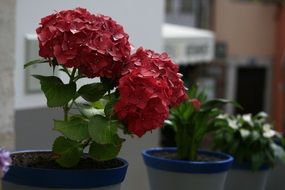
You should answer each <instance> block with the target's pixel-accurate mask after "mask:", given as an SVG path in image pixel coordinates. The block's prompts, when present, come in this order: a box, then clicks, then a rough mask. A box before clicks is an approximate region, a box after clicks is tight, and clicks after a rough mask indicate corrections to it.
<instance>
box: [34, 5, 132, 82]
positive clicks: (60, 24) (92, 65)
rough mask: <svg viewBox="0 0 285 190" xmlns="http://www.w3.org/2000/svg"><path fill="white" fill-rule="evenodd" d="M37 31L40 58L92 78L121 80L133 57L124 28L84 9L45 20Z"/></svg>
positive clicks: (59, 13)
mask: <svg viewBox="0 0 285 190" xmlns="http://www.w3.org/2000/svg"><path fill="white" fill-rule="evenodd" d="M36 31H37V34H38V39H39V47H40V51H39V54H40V56H42V57H44V58H56V59H57V61H58V63H59V64H62V65H65V66H66V67H70V68H71V67H74V68H79V69H80V71H81V72H82V73H83V74H85V75H86V76H87V77H90V78H93V77H97V76H100V77H107V78H116V77H118V75H119V74H120V73H121V69H122V67H123V66H124V64H125V62H126V60H128V59H129V56H130V50H131V46H130V43H129V41H128V38H129V36H128V34H126V33H125V32H124V29H123V27H122V26H121V25H119V24H118V23H116V22H115V21H114V20H112V19H111V18H110V17H108V16H104V15H94V14H91V13H89V12H88V11H87V10H86V9H83V8H76V9H74V10H65V11H60V12H56V13H55V14H52V15H49V16H47V17H44V18H43V19H42V20H41V23H40V27H39V28H37V30H36Z"/></svg>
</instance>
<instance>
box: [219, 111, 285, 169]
mask: <svg viewBox="0 0 285 190" xmlns="http://www.w3.org/2000/svg"><path fill="white" fill-rule="evenodd" d="M267 117H268V116H267V114H265V113H264V112H261V113H259V114H257V115H255V116H252V115H251V114H245V115H237V116H231V115H226V114H225V115H220V116H218V118H217V119H218V120H219V122H217V123H216V125H218V126H219V127H220V128H219V130H217V131H216V132H215V135H214V148H215V149H219V150H221V151H223V152H226V153H229V154H231V155H233V156H234V157H235V159H236V161H237V162H238V163H240V164H241V163H243V162H248V163H251V166H252V170H258V169H259V168H260V167H261V166H262V165H264V164H266V165H268V166H274V163H275V161H276V159H277V158H278V159H281V160H283V161H285V151H284V149H283V148H282V147H281V146H280V145H278V144H276V141H281V139H282V137H281V135H280V134H279V133H278V132H276V131H275V130H273V128H272V125H271V124H270V123H268V122H267Z"/></svg>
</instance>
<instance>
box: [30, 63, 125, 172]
mask: <svg viewBox="0 0 285 190" xmlns="http://www.w3.org/2000/svg"><path fill="white" fill-rule="evenodd" d="M47 62H48V63H49V64H50V66H51V67H52V68H53V71H54V69H55V67H60V68H59V69H58V70H59V71H61V72H64V73H65V74H66V75H67V76H68V77H69V82H68V83H67V84H64V83H63V81H62V80H61V79H60V78H58V77H56V76H41V75H34V77H35V78H37V79H39V80H40V83H41V89H42V91H43V92H44V94H45V96H46V99H47V105H48V107H62V108H63V110H64V120H62V121H61V120H55V121H54V130H56V131H59V132H60V133H61V134H62V135H63V136H60V137H58V138H57V139H56V140H55V141H54V144H53V152H54V153H55V154H56V155H57V160H56V161H57V163H58V164H60V165H61V166H62V167H66V168H70V167H74V166H75V165H76V164H77V163H78V162H79V160H80V159H81V156H82V154H83V151H84V149H86V148H89V156H90V157H91V158H93V159H95V160H99V161H104V160H109V159H113V158H115V157H116V156H117V154H118V153H119V151H120V149H121V146H122V143H123V142H124V139H121V138H120V137H119V135H118V134H117V133H118V130H117V129H118V128H121V127H122V124H121V123H120V122H119V121H118V120H117V119H116V117H115V116H114V110H113V106H114V104H115V103H116V102H117V100H118V94H117V92H116V91H115V92H113V93H111V92H110V91H111V90H112V89H113V88H114V86H113V82H112V81H110V79H104V78H101V83H91V84H87V85H84V86H82V87H81V88H80V89H77V87H76V82H77V80H79V79H81V78H84V76H82V75H81V74H80V73H79V72H78V70H77V69H73V70H70V69H68V68H66V67H64V65H59V64H58V63H57V60H56V59H53V60H44V59H43V60H35V61H31V62H29V63H27V64H26V65H25V68H27V67H29V66H31V65H34V64H40V63H47ZM79 97H82V98H83V99H84V100H85V101H86V102H84V103H78V102H76V99H77V98H79ZM71 109H77V110H78V111H79V113H80V114H78V115H72V114H70V113H69V112H70V110H71Z"/></svg>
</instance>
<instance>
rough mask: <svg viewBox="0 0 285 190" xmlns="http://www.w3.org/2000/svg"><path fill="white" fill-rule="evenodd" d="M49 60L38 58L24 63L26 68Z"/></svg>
mask: <svg viewBox="0 0 285 190" xmlns="http://www.w3.org/2000/svg"><path fill="white" fill-rule="evenodd" d="M48 62H49V61H48V60H46V59H37V60H33V61H30V62H28V63H26V64H25V65H24V69H26V68H27V67H29V66H31V65H35V64H39V63H48Z"/></svg>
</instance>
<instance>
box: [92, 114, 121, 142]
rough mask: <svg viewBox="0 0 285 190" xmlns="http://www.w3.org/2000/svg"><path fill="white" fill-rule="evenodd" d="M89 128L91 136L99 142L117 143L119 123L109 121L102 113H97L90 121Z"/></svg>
mask: <svg viewBox="0 0 285 190" xmlns="http://www.w3.org/2000/svg"><path fill="white" fill-rule="evenodd" d="M88 130H89V134H90V136H91V138H92V139H93V140H94V141H95V142H96V143H98V144H117V141H118V139H119V137H118V134H117V124H116V123H115V122H112V121H108V120H107V118H105V117H103V116H102V115H95V116H94V117H92V118H91V119H90V121H89V125H88Z"/></svg>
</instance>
